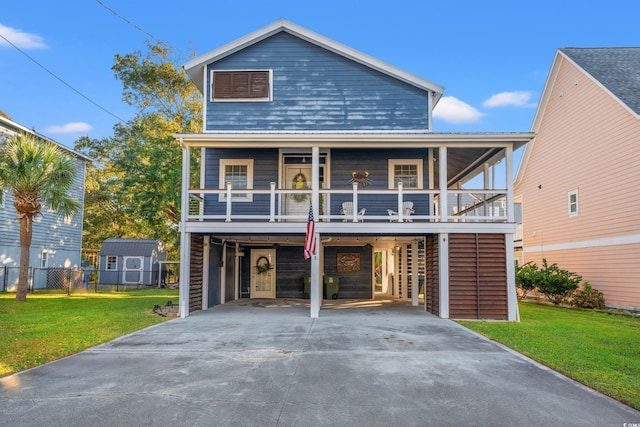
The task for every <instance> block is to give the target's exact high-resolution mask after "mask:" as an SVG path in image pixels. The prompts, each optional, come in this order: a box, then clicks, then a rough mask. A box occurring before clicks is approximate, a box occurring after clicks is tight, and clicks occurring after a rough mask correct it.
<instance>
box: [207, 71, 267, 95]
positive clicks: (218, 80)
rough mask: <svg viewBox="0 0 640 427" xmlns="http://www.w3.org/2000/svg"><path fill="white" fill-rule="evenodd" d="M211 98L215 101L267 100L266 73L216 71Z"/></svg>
mask: <svg viewBox="0 0 640 427" xmlns="http://www.w3.org/2000/svg"><path fill="white" fill-rule="evenodd" d="M213 97H214V98H217V99H233V98H268V97H269V72H268V71H216V72H214V75H213Z"/></svg>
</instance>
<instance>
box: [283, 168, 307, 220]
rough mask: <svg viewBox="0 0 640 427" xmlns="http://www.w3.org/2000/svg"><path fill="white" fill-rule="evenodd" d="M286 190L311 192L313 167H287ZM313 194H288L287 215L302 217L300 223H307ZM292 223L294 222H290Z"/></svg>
mask: <svg viewBox="0 0 640 427" xmlns="http://www.w3.org/2000/svg"><path fill="white" fill-rule="evenodd" d="M284 180H285V188H286V189H289V190H310V189H311V165H310V164H300V165H285V169H284ZM310 199H311V194H305V193H295V194H288V195H287V197H286V199H285V200H286V202H285V204H284V213H285V215H302V216H304V218H300V219H299V220H298V221H306V220H307V216H308V215H309V200H310ZM289 221H292V220H289Z"/></svg>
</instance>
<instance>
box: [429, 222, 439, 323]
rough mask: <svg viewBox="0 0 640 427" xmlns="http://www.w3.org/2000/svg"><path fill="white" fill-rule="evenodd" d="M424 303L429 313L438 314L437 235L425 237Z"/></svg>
mask: <svg viewBox="0 0 640 427" xmlns="http://www.w3.org/2000/svg"><path fill="white" fill-rule="evenodd" d="M425 304H426V309H427V311H428V312H429V313H431V314H435V315H436V316H439V315H440V269H439V257H438V235H437V234H436V235H429V236H426V239H425Z"/></svg>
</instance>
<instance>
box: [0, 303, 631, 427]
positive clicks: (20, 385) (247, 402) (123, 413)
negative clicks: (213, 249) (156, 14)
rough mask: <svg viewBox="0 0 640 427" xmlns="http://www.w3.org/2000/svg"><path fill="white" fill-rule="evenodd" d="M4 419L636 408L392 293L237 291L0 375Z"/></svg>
mask: <svg viewBox="0 0 640 427" xmlns="http://www.w3.org/2000/svg"><path fill="white" fill-rule="evenodd" d="M0 420H1V423H2V424H3V425H7V426H8V425H14V426H43V425H46V426H62V425H64V426H89V425H91V426H146V425H148V426H170V425H179V426H229V425H237V426H305V427H310V426H323V425H331V426H448V425H451V426H581V427H584V426H599V427H600V426H617V427H621V426H623V425H624V423H640V412H638V411H635V410H633V409H631V408H629V407H627V406H625V405H623V404H621V403H619V402H616V401H614V400H613V399H610V398H608V397H605V396H603V395H601V394H599V393H596V392H594V391H592V390H590V389H588V388H586V387H584V386H582V385H579V384H577V383H575V382H574V381H571V380H568V379H567V378H565V377H563V376H561V375H559V374H557V373H555V372H553V371H551V370H549V369H547V368H545V367H542V366H540V365H539V364H536V363H534V362H532V361H530V360H529V359H527V358H525V357H523V356H521V355H519V354H517V353H515V352H512V351H510V350H508V349H505V348H504V347H502V346H499V345H497V344H495V343H492V342H490V341H488V340H487V339H485V338H483V337H481V336H479V335H477V334H475V333H473V332H470V331H468V330H467V329H465V328H463V327H461V326H459V325H457V324H456V323H455V322H452V321H448V320H443V319H438V318H436V317H434V316H431V315H429V314H427V313H425V312H424V311H422V309H421V307H412V306H411V305H409V304H407V303H403V302H386V303H383V302H381V301H344V300H338V301H332V302H329V303H328V304H327V306H325V307H323V309H322V311H321V313H320V317H319V318H317V319H311V318H310V317H309V307H308V305H307V303H306V302H305V301H303V300H275V301H272V300H240V301H235V302H232V303H228V304H225V305H224V306H218V307H215V308H213V309H211V310H208V311H206V312H199V313H195V314H193V315H191V316H189V317H188V318H186V319H175V320H171V321H169V322H166V323H163V324H160V325H156V326H153V327H150V328H147V329H144V330H142V331H139V332H136V333H133V334H130V335H127V336H124V337H121V338H119V339H116V340H114V341H111V342H109V343H106V344H104V345H101V346H97V347H94V348H91V349H89V350H87V351H84V352H82V353H79V354H77V355H74V356H71V357H68V358H65V359H62V360H59V361H56V362H52V363H49V364H47V365H44V366H41V367H38V368H34V369H31V370H28V371H25V372H22V373H20V374H16V375H13V376H10V377H6V378H4V379H2V380H0Z"/></svg>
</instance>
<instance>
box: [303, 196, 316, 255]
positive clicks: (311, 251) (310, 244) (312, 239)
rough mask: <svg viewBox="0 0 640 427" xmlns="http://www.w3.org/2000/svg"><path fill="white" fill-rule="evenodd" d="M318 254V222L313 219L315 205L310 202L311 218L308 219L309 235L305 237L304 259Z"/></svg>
mask: <svg viewBox="0 0 640 427" xmlns="http://www.w3.org/2000/svg"><path fill="white" fill-rule="evenodd" d="M315 254H316V224H315V222H314V221H313V205H312V204H309V220H308V221H307V235H306V236H305V237H304V259H309V258H311V257H312V256H313V255H315Z"/></svg>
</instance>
